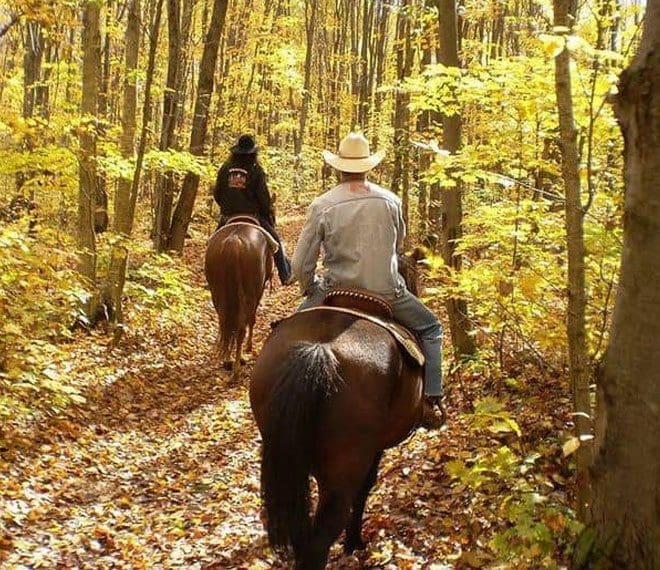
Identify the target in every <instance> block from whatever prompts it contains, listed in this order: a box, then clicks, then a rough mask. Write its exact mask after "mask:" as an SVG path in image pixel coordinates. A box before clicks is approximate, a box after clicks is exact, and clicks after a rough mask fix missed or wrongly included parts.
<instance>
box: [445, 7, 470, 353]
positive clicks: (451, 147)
mask: <svg viewBox="0 0 660 570" xmlns="http://www.w3.org/2000/svg"><path fill="white" fill-rule="evenodd" d="M437 5H438V16H439V23H440V53H439V56H440V57H439V59H440V63H442V64H443V65H445V66H447V67H459V61H458V29H457V20H456V0H437ZM442 123H443V135H444V148H445V149H446V150H448V151H449V152H450V153H451V154H455V153H456V152H457V151H458V150H459V148H460V146H461V116H460V115H459V114H455V115H451V116H449V115H445V116H443V120H442ZM462 200H463V198H462V184H461V182H460V180H457V181H456V186H455V187H454V188H447V189H444V190H443V191H442V253H443V258H444V261H445V264H446V265H447V266H448V267H451V268H452V269H453V270H454V271H460V270H461V265H462V260H461V256H460V255H459V254H457V253H456V248H457V246H458V242H459V241H460V239H461V237H462V235H463V229H462V224H463V202H462ZM447 314H448V316H449V327H450V329H451V337H452V344H453V346H454V350H455V351H456V352H457V354H458V355H459V356H466V355H472V354H474V352H475V350H476V347H475V344H474V340H473V338H472V336H471V335H470V331H471V329H472V327H471V323H470V320H469V317H468V308H467V303H466V302H465V300H463V299H458V298H455V297H452V298H450V299H449V301H448V302H447Z"/></svg>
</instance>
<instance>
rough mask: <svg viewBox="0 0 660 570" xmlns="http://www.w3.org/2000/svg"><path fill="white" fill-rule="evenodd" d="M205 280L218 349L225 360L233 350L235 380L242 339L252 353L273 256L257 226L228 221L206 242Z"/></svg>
mask: <svg viewBox="0 0 660 570" xmlns="http://www.w3.org/2000/svg"><path fill="white" fill-rule="evenodd" d="M205 271H206V281H207V282H208V284H209V288H210V289H211V296H212V298H213V306H214V307H215V311H216V313H218V350H219V355H220V358H221V359H222V360H223V361H227V360H229V359H230V358H231V352H232V350H233V351H234V362H233V367H232V368H233V376H234V379H235V380H236V379H238V376H239V373H240V365H241V355H242V350H243V341H244V340H245V335H246V333H247V335H248V339H247V351H248V352H252V333H253V329H254V321H255V319H256V315H257V307H258V306H259V302H260V301H261V297H262V296H263V293H264V289H265V287H266V283H267V282H268V281H269V280H270V279H271V276H272V273H273V256H272V254H271V250H270V245H269V242H268V240H267V238H266V237H265V236H264V234H263V232H262V231H261V230H260V229H259V228H255V227H253V226H250V225H247V224H229V225H226V226H224V227H223V228H221V229H219V230H218V231H217V232H215V233H214V234H213V235H212V236H211V238H210V239H209V241H208V244H207V247H206V260H205Z"/></svg>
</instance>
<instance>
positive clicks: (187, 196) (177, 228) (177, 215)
mask: <svg viewBox="0 0 660 570" xmlns="http://www.w3.org/2000/svg"><path fill="white" fill-rule="evenodd" d="M227 4H228V0H215V1H214V2H213V14H212V15H211V23H210V25H209V30H208V34H207V35H206V42H205V44H204V52H203V54H202V62H201V64H200V67H199V79H198V84H197V99H196V101H195V112H194V118H193V125H192V132H191V134H190V153H191V154H194V155H195V156H201V155H202V154H203V153H204V141H205V140H206V131H207V130H208V115H209V109H210V107H211V95H212V93H213V78H214V75H215V64H216V62H217V60H218V48H219V46H220V36H221V35H222V30H223V28H224V24H225V16H226V14H227ZM198 187H199V176H198V175H197V174H193V173H192V172H188V173H187V174H186V176H185V177H184V179H183V187H182V188H181V194H180V196H179V201H178V202H177V205H176V209H175V210H174V215H173V217H172V227H171V229H170V234H169V240H168V248H169V249H173V250H176V251H182V250H183V243H184V241H185V238H186V232H187V231H188V225H189V224H190V218H191V217H192V212H193V208H194V206H195V198H196V197H197V189H198Z"/></svg>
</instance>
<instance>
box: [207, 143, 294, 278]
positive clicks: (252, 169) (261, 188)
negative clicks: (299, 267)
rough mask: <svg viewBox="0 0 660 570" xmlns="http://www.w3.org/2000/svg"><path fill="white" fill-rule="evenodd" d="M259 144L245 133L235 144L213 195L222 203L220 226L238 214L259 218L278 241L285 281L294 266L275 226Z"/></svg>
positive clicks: (280, 270)
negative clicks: (290, 262)
mask: <svg viewBox="0 0 660 570" xmlns="http://www.w3.org/2000/svg"><path fill="white" fill-rule="evenodd" d="M257 151H258V147H257V145H256V143H255V142H254V139H253V138H252V137H251V136H250V135H242V136H241V137H240V138H239V139H238V143H237V144H236V145H234V146H233V147H231V155H230V156H229V158H228V159H227V160H226V161H225V163H224V164H223V165H222V166H221V167H220V170H219V171H218V178H217V180H216V184H215V189H214V191H213V197H214V198H215V201H216V202H217V203H218V205H219V206H220V211H221V213H222V216H221V218H220V226H223V225H224V224H225V223H226V221H227V219H228V218H230V217H231V216H235V215H240V214H244V215H249V216H252V217H255V218H257V219H258V220H259V223H260V224H261V227H262V228H264V229H265V230H266V231H267V232H268V233H269V234H270V235H271V236H272V237H273V238H274V239H275V240H276V241H277V243H278V245H279V249H278V250H277V252H276V253H275V255H274V257H275V265H276V267H277V272H278V274H279V276H280V281H281V282H282V284H283V285H286V284H288V282H289V281H290V278H291V266H290V264H289V260H288V259H287V258H286V256H285V254H284V247H283V245H282V240H280V237H279V235H278V234H277V231H276V230H275V214H274V212H273V207H272V203H271V197H270V194H269V192H268V186H267V185H266V174H265V173H264V170H263V168H262V167H261V165H260V164H259V162H258V160H257Z"/></svg>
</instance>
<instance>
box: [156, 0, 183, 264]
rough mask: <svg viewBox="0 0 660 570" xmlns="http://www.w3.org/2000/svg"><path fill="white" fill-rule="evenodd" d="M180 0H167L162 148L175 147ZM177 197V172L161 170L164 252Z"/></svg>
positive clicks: (160, 245) (159, 223)
mask: <svg viewBox="0 0 660 570" xmlns="http://www.w3.org/2000/svg"><path fill="white" fill-rule="evenodd" d="M180 12H181V10H180V6H179V0H167V32H168V41H167V44H168V52H167V53H168V56H167V85H166V87H165V92H164V93H163V122H162V126H161V132H160V145H159V149H160V150H161V151H167V150H169V149H171V148H173V147H174V134H175V130H176V125H177V114H178V109H179V105H178V101H179V75H180V72H181V70H180V62H181V14H180ZM173 201H174V174H173V173H172V172H171V171H169V172H165V173H159V174H158V177H157V179H156V211H155V215H154V227H153V240H154V248H155V249H156V251H158V252H162V251H164V250H165V249H166V246H167V235H168V230H169V227H170V221H171V217H172V203H173Z"/></svg>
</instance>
